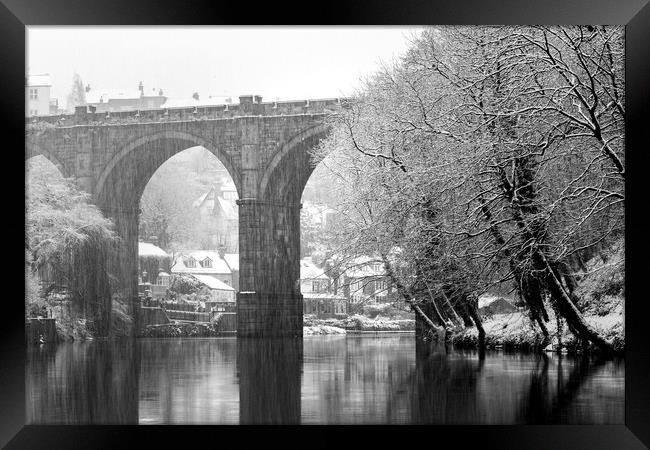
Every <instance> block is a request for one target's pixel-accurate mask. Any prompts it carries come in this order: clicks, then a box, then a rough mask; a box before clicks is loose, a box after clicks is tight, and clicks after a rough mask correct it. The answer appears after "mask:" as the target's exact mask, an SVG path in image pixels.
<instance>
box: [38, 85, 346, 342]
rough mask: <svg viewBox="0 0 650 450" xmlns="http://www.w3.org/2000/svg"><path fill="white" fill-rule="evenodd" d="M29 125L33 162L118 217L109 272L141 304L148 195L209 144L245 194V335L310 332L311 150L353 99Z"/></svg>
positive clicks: (89, 115) (250, 100)
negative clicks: (306, 202) (188, 153)
mask: <svg viewBox="0 0 650 450" xmlns="http://www.w3.org/2000/svg"><path fill="white" fill-rule="evenodd" d="M239 99H240V102H239V104H234V105H218V106H209V107H190V108H176V109H171V108H170V109H156V110H141V111H127V112H117V113H101V114H99V113H95V112H94V111H92V110H89V109H91V108H86V107H79V108H77V111H76V112H75V114H73V115H64V116H47V117H37V118H29V119H27V132H26V143H25V147H26V148H25V158H26V160H27V159H28V158H31V157H33V156H36V155H43V156H45V157H46V158H48V159H49V160H50V161H51V162H52V163H54V164H55V165H56V166H57V167H58V168H59V170H60V171H61V173H62V174H63V175H64V176H65V177H72V178H74V179H75V180H76V182H77V184H78V185H79V186H80V187H81V188H82V189H84V190H85V191H87V192H88V193H90V194H91V196H92V199H93V202H94V203H95V204H96V205H97V206H98V207H99V208H100V209H101V210H102V211H103V213H104V214H105V215H106V216H108V217H110V218H112V219H113V221H114V222H115V225H116V230H117V232H118V234H119V236H120V238H121V239H120V240H119V243H118V244H116V248H115V251H114V257H113V258H111V259H112V260H111V261H108V262H107V264H108V265H109V267H110V268H111V270H112V272H113V273H115V274H117V275H118V278H119V280H120V283H121V287H122V289H123V291H124V292H125V294H126V295H128V296H129V297H130V298H134V299H135V298H137V275H138V274H137V252H138V220H139V208H140V197H141V195H142V192H143V191H144V188H145V186H146V185H147V182H148V181H149V179H150V178H151V176H152V175H153V173H154V172H155V171H156V170H157V169H158V168H159V167H160V166H161V165H162V164H163V163H164V162H165V161H167V160H168V159H169V158H170V157H172V156H173V155H175V154H176V153H178V152H180V151H183V150H185V149H187V148H189V147H193V146H197V145H200V146H203V147H205V148H206V149H207V150H209V151H210V152H212V153H213V154H214V155H215V156H216V157H217V158H218V159H219V161H221V162H222V163H223V165H224V166H225V167H226V169H227V170H228V172H229V173H230V175H231V177H232V179H233V181H234V183H235V186H236V187H237V191H238V195H239V200H238V204H239V248H240V263H239V267H240V281H239V283H240V292H239V293H238V294H237V312H238V315H237V316H238V335H239V336H242V337H243V336H298V335H301V334H302V296H301V294H300V286H299V281H298V280H299V277H300V264H299V260H300V207H301V205H300V199H301V195H302V191H303V188H304V186H305V184H306V182H307V180H308V178H309V176H310V174H311V172H312V171H313V168H314V163H313V161H312V159H311V156H310V153H309V150H310V149H311V148H313V147H314V146H315V145H316V144H317V143H318V142H319V140H320V139H322V138H323V137H324V136H325V135H326V134H327V133H328V125H327V124H326V121H325V120H324V119H325V118H326V117H327V116H328V115H329V114H332V113H335V112H336V111H338V110H340V108H341V107H342V103H343V104H344V103H345V100H341V99H327V100H305V101H292V102H264V103H263V102H262V98H261V97H259V96H241V97H240V98H239Z"/></svg>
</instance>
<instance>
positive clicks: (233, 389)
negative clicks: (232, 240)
mask: <svg viewBox="0 0 650 450" xmlns="http://www.w3.org/2000/svg"><path fill="white" fill-rule="evenodd" d="M624 374H625V368H624V361H623V360H607V361H604V360H598V359H594V358H575V357H571V356H567V355H556V354H549V355H541V356H540V355H535V354H524V353H504V352H500V351H488V352H485V354H479V353H478V352H476V351H460V350H454V349H445V348H444V347H443V346H439V345H438V346H436V345H431V344H417V345H416V342H415V338H414V337H413V335H410V334H406V335H399V334H372V335H361V336H354V335H348V336H306V337H305V338H304V339H303V340H300V339H298V340H295V339H293V340H292V339H289V340H269V339H264V340H262V339H239V340H238V339H236V338H205V339H200V338H184V339H139V340H136V341H109V342H106V341H104V342H100V341H95V342H85V343H64V344H59V345H57V346H54V347H48V346H41V347H34V348H30V349H29V350H28V356H27V371H26V396H27V421H28V423H30V424H64V423H67V424H82V423H101V424H135V423H139V424H237V423H242V424H263V423H286V424H297V423H302V424H389V423H390V424H418V423H426V424H522V423H554V424H555V423H563V424H623V423H624Z"/></svg>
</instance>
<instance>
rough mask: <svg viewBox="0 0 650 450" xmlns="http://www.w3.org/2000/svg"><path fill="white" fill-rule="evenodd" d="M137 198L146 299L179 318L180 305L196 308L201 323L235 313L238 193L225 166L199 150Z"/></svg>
mask: <svg viewBox="0 0 650 450" xmlns="http://www.w3.org/2000/svg"><path fill="white" fill-rule="evenodd" d="M138 193H140V194H139V206H138V217H137V218H138V230H137V240H138V268H137V274H138V283H139V286H140V287H139V291H141V293H143V294H144V297H145V299H150V300H148V301H152V302H153V303H155V304H159V303H160V302H167V303H166V309H167V311H168V315H174V314H176V309H175V308H176V306H178V305H181V304H182V305H181V306H182V308H181V306H178V308H179V311H183V310H184V309H185V308H186V306H187V305H188V304H191V303H196V305H194V306H195V307H196V309H195V310H194V312H197V313H204V315H200V314H199V315H197V316H196V317H194V316H193V317H192V320H197V321H208V320H207V319H208V318H209V314H210V313H211V311H212V309H213V307H214V308H217V306H218V308H217V309H219V310H220V311H221V310H224V311H225V309H228V310H234V305H235V295H236V292H237V289H238V266H239V214H238V206H237V204H236V201H237V199H238V194H237V186H236V184H235V181H234V180H233V178H232V177H231V176H230V173H229V171H228V169H227V168H226V166H225V165H224V164H223V163H222V162H221V161H220V160H219V159H218V158H217V157H216V156H215V155H214V154H213V153H212V152H210V151H209V150H207V149H206V148H204V147H202V146H193V147H190V148H187V149H185V150H182V151H180V152H178V153H175V154H174V155H173V156H171V157H170V158H168V159H167V160H166V161H165V162H163V163H162V164H160V165H159V166H158V167H157V169H156V170H155V172H154V173H153V174H152V175H151V176H150V178H149V179H148V180H146V183H141V184H138V185H137V187H136V190H135V194H136V195H137V194H138ZM147 291H149V292H147ZM228 304H231V305H228ZM175 305H176V306H175ZM227 306H230V308H226V307H227ZM222 312H223V311H222ZM178 314H181V315H183V314H184V313H183V312H179V313H178ZM185 315H186V314H185ZM184 318H186V319H189V316H188V317H184Z"/></svg>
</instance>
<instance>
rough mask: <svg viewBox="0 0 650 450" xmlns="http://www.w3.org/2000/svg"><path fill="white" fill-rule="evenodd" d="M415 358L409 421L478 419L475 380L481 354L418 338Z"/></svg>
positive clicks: (456, 422)
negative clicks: (466, 352)
mask: <svg viewBox="0 0 650 450" xmlns="http://www.w3.org/2000/svg"><path fill="white" fill-rule="evenodd" d="M416 358H417V362H416V368H415V371H414V375H413V377H412V389H411V422H412V423H434V424H459V423H478V422H480V420H479V419H480V406H479V401H478V396H477V380H478V378H479V375H480V374H481V371H482V370H483V364H484V354H483V353H481V354H479V357H478V358H475V357H473V356H467V355H464V354H461V353H455V352H454V353H451V352H448V349H446V348H445V347H444V346H441V345H432V344H431V343H427V342H419V341H418V342H417V343H416Z"/></svg>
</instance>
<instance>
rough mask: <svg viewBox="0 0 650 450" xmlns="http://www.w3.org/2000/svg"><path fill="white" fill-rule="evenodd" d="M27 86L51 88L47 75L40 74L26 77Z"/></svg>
mask: <svg viewBox="0 0 650 450" xmlns="http://www.w3.org/2000/svg"><path fill="white" fill-rule="evenodd" d="M27 86H52V80H51V79H50V74H49V73H41V74H35V75H28V76H27Z"/></svg>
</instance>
